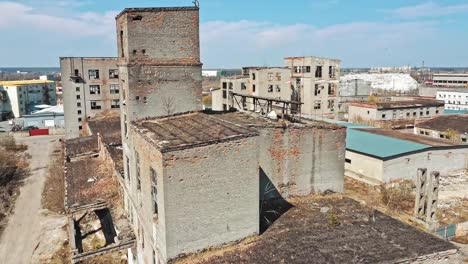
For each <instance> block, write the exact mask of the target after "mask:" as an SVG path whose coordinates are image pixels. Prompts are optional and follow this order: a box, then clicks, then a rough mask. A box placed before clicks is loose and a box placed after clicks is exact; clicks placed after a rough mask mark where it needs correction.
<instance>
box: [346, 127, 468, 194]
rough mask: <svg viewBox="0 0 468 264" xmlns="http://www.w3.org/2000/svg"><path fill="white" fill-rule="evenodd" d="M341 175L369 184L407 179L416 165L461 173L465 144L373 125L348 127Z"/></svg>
mask: <svg viewBox="0 0 468 264" xmlns="http://www.w3.org/2000/svg"><path fill="white" fill-rule="evenodd" d="M346 142H347V145H346V163H345V175H346V176H348V177H351V178H354V179H357V180H360V181H363V182H365V183H368V184H371V185H380V184H383V183H389V182H394V181H399V180H402V179H409V180H413V181H414V182H416V172H417V171H418V168H421V167H423V168H427V170H428V171H438V172H440V175H441V176H442V177H445V176H449V175H452V174H459V173H462V172H465V171H466V170H467V169H468V168H467V167H466V166H467V164H468V146H467V145H457V144H454V143H452V142H450V141H448V140H442V139H435V138H429V137H425V136H421V135H415V134H409V133H401V132H398V131H394V130H386V129H375V128H370V129H369V128H354V129H348V133H347V140H346Z"/></svg>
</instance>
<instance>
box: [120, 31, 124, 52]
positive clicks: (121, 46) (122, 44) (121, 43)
mask: <svg viewBox="0 0 468 264" xmlns="http://www.w3.org/2000/svg"><path fill="white" fill-rule="evenodd" d="M123 42H124V32H123V30H121V31H120V55H121V57H122V58H123V57H125V53H124V43H123Z"/></svg>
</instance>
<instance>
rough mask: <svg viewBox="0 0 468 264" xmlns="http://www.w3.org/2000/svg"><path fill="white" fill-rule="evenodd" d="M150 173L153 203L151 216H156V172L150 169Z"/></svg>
mask: <svg viewBox="0 0 468 264" xmlns="http://www.w3.org/2000/svg"><path fill="white" fill-rule="evenodd" d="M150 173H151V198H152V201H153V214H158V200H157V194H158V188H157V174H156V171H155V170H154V169H153V168H151V167H150Z"/></svg>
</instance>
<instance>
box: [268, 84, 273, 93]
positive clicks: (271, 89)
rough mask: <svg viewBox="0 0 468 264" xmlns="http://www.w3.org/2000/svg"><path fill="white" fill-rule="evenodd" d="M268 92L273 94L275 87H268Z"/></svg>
mask: <svg viewBox="0 0 468 264" xmlns="http://www.w3.org/2000/svg"><path fill="white" fill-rule="evenodd" d="M268 92H269V93H272V92H273V85H268Z"/></svg>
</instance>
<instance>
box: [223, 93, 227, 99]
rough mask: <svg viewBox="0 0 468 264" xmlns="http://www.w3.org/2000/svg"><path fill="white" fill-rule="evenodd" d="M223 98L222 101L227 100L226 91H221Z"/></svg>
mask: <svg viewBox="0 0 468 264" xmlns="http://www.w3.org/2000/svg"><path fill="white" fill-rule="evenodd" d="M223 98H224V99H226V98H227V92H226V91H223Z"/></svg>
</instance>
